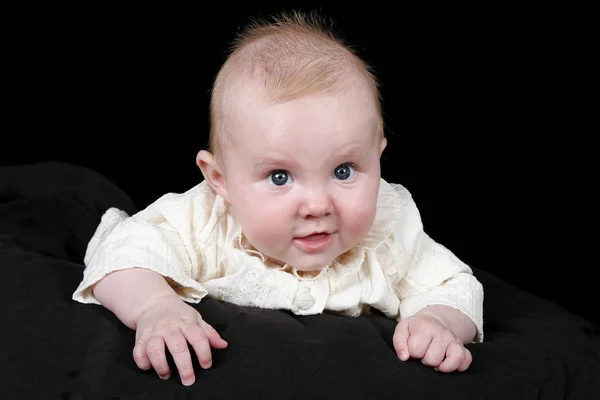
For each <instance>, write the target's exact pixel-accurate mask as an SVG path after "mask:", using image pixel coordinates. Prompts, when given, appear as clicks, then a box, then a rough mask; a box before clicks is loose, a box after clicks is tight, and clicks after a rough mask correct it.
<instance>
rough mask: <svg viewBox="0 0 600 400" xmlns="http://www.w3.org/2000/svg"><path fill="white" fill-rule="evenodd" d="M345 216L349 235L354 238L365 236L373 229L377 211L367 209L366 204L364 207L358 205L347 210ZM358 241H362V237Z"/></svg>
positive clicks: (370, 208)
mask: <svg viewBox="0 0 600 400" xmlns="http://www.w3.org/2000/svg"><path fill="white" fill-rule="evenodd" d="M345 214H346V215H345V221H344V225H345V226H346V227H347V229H348V231H349V233H351V234H352V235H353V236H364V235H366V234H367V233H368V232H369V230H370V229H371V226H372V224H373V220H374V218H375V209H374V208H373V207H365V205H364V204H363V205H362V206H360V205H358V204H357V205H356V206H355V207H352V208H349V209H347V210H346V213H345ZM358 239H359V240H360V239H362V237H360V238H358Z"/></svg>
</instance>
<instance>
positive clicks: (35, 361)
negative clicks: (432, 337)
mask: <svg viewBox="0 0 600 400" xmlns="http://www.w3.org/2000/svg"><path fill="white" fill-rule="evenodd" d="M0 199H1V200H0V282H2V284H1V286H0V296H1V297H0V302H1V303H0V304H2V306H1V307H0V323H1V329H0V388H1V389H2V398H4V399H171V398H178V399H180V398H181V399H185V398H204V399H207V398H208V399H211V398H219V399H392V398H393V399H433V398H452V399H454V398H456V399H591V398H595V397H596V396H598V394H599V393H600V383H599V382H600V379H599V378H600V329H599V328H598V327H597V326H595V325H593V324H592V323H590V322H588V321H586V320H584V319H582V318H581V317H578V316H575V315H573V314H571V313H569V312H567V311H566V310H564V309H563V308H561V307H559V306H558V305H556V304H554V303H551V302H548V301H546V300H543V299H541V298H539V297H536V296H534V295H532V294H530V293H528V292H525V291H523V290H520V289H517V288H515V287H514V286H511V285H509V284H507V283H505V282H503V281H502V280H500V279H498V278H496V277H494V276H493V275H491V274H489V273H487V272H485V271H482V270H479V269H476V268H475V269H474V271H475V273H476V275H477V276H478V278H479V279H480V280H481V281H482V282H483V285H484V288H485V296H486V297H485V307H484V311H485V314H484V317H485V342H484V343H483V344H477V345H470V347H469V348H470V349H471V351H472V353H473V358H474V361H473V364H472V365H471V368H470V369H469V370H468V371H466V372H464V373H454V374H442V373H437V372H435V371H434V370H432V369H431V368H429V367H425V366H423V365H422V364H421V363H420V362H419V361H409V362H406V363H403V362H401V361H400V360H398V359H397V357H396V356H395V353H394V351H393V348H392V343H391V338H392V333H393V330H394V322H393V321H391V320H389V319H387V318H385V317H384V316H381V315H372V316H365V317H359V318H351V317H340V316H334V315H317V316H309V317H298V316H294V315H292V314H290V313H288V312H283V311H273V310H261V309H253V308H247V307H239V306H235V305H232V304H227V303H222V302H217V301H215V300H213V299H206V300H205V301H202V302H201V304H199V305H198V306H197V308H198V310H199V311H200V313H201V314H202V315H203V316H204V318H205V319H206V320H207V321H209V322H210V323H211V324H212V325H213V326H214V327H215V328H216V329H217V330H218V331H219V332H220V333H221V335H222V336H223V338H224V339H225V340H227V341H228V342H229V347H228V348H227V349H225V350H221V351H215V353H214V354H215V356H214V357H215V358H214V363H213V367H212V368H211V369H209V370H201V369H200V368H199V367H198V365H197V364H196V374H197V381H196V383H195V384H194V385H193V386H191V387H184V386H182V385H181V383H180V381H179V378H178V376H177V374H176V372H175V373H174V374H173V377H172V378H171V379H170V380H168V381H161V380H160V379H159V378H158V377H157V376H156V374H155V373H154V372H153V371H147V372H144V371H141V370H139V369H138V368H137V367H136V366H135V363H134V362H133V359H132V356H131V354H132V350H133V341H134V335H135V333H134V332H133V331H131V330H130V329H128V328H126V327H125V326H123V325H122V324H121V323H120V322H119V321H118V320H117V319H116V318H115V317H114V316H113V315H112V314H111V313H110V312H108V311H106V310H105V309H103V308H102V307H101V306H96V305H83V304H79V303H77V302H75V301H73V300H71V295H72V293H73V291H74V290H75V288H76V287H77V285H78V284H79V281H80V280H81V277H82V273H83V266H82V258H83V254H84V252H85V246H86V244H87V241H88V240H89V238H90V237H91V235H92V234H93V231H94V229H95V227H96V225H97V224H98V222H99V220H100V217H101V215H102V213H103V212H104V210H105V209H106V208H107V207H109V206H115V207H119V208H122V209H125V210H127V211H128V212H133V211H135V209H134V206H133V202H132V201H131V199H130V198H129V197H128V196H127V195H126V194H125V193H124V192H123V191H121V190H120V189H119V188H118V187H116V186H115V185H114V184H113V183H112V182H110V181H108V180H107V179H105V178H103V177H102V176H101V175H99V174H97V173H95V172H93V171H90V170H86V169H83V168H80V167H76V166H71V165H66V164H57V163H43V164H36V165H23V166H12V167H1V168H0Z"/></svg>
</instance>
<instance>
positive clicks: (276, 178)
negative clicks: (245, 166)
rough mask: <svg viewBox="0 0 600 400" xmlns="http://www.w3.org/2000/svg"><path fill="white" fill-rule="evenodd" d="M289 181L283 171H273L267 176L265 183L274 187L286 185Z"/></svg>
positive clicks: (286, 173)
mask: <svg viewBox="0 0 600 400" xmlns="http://www.w3.org/2000/svg"><path fill="white" fill-rule="evenodd" d="M289 180H290V176H289V174H288V172H287V171H283V170H279V171H274V172H272V173H270V174H269V175H268V176H267V181H269V182H270V183H272V184H274V185H276V186H283V185H285V184H286V183H288V181H289Z"/></svg>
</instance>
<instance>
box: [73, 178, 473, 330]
mask: <svg viewBox="0 0 600 400" xmlns="http://www.w3.org/2000/svg"><path fill="white" fill-rule="evenodd" d="M265 223H268V221H265ZM84 263H85V265H86V268H85V271H84V275H83V280H82V282H81V283H80V285H79V287H78V288H77V289H76V290H75V292H74V293H73V299H74V300H76V301H78V302H81V303H92V304H99V302H98V300H97V299H96V298H95V297H94V294H93V293H92V285H94V284H95V283H96V282H98V281H99V280H101V279H102V278H103V277H104V276H105V275H106V274H108V273H110V272H112V271H117V270H122V269H126V268H132V267H142V268H147V269H150V270H153V271H156V272H157V273H159V274H161V275H163V276H164V277H165V278H167V281H168V282H169V284H170V285H171V286H172V287H173V289H174V290H175V291H176V292H177V294H178V295H179V296H180V298H181V299H183V300H185V301H187V302H191V303H197V302H199V301H200V300H201V299H202V298H203V297H204V296H206V295H210V296H213V297H214V298H216V299H218V300H222V301H227V302H231V303H235V304H239V305H243V306H254V307H262V308H271V309H286V310H290V311H292V312H293V313H295V314H298V315H310V314H318V313H323V312H325V311H328V312H335V313H340V314H343V315H350V316H358V315H360V314H361V313H363V312H364V311H366V310H368V309H369V307H373V308H376V309H378V310H380V311H381V312H383V313H384V314H385V315H387V316H388V317H390V318H394V319H396V320H400V319H401V318H405V317H407V316H410V315H413V314H415V313H416V312H417V311H419V310H420V309H422V308H423V307H425V306H427V305H430V304H442V305H447V306H451V307H454V308H456V309H458V310H460V311H462V312H463V313H464V314H466V315H467V316H468V317H469V318H471V319H472V321H473V322H474V323H475V325H476V326H477V336H476V337H475V338H474V339H473V342H482V341H483V287H482V285H481V283H480V282H479V281H478V280H477V279H476V278H475V277H474V276H473V274H472V270H471V268H469V266H467V265H466V264H465V263H464V262H462V261H461V260H459V259H458V258H457V257H456V256H455V255H454V254H453V253H452V252H451V251H449V250H448V249H447V248H445V247H444V246H442V245H441V244H439V243H437V242H435V241H434V240H432V239H431V238H430V237H429V236H428V235H427V234H426V233H425V232H424V230H423V225H422V222H421V217H420V214H419V211H418V209H417V207H416V204H415V203H414V201H413V199H412V196H411V195H410V193H409V192H408V191H407V190H406V189H405V188H404V187H403V186H401V185H399V184H393V183H387V182H386V181H384V180H383V179H382V180H381V184H380V189H379V198H378V207H377V213H376V216H375V222H374V224H373V227H372V229H371V230H370V232H369V234H368V235H367V236H366V237H365V238H364V239H363V240H362V241H361V242H360V243H359V244H358V245H357V246H356V247H355V248H353V249H351V250H350V251H348V252H347V253H345V254H342V255H341V256H339V257H338V258H337V259H336V260H334V261H333V263H332V264H331V265H329V266H327V267H326V268H324V269H323V270H321V271H320V272H319V274H318V275H317V276H313V277H303V276H302V273H301V272H299V271H297V270H296V269H294V267H293V266H290V265H285V266H283V267H281V266H280V265H278V264H275V263H274V262H272V261H270V260H269V259H267V258H266V257H265V256H263V255H262V254H260V253H259V252H258V251H256V250H255V249H254V248H253V247H252V246H251V245H250V244H249V243H248V242H247V240H246V238H245V236H244V235H243V232H242V230H241V227H240V224H239V222H238V221H237V220H236V219H235V217H234V215H233V213H232V212H231V210H230V209H229V208H228V206H227V204H226V203H225V202H224V200H223V199H222V198H221V197H219V196H217V195H216V194H215V193H214V192H213V191H212V190H211V188H210V186H208V184H207V182H206V181H203V182H202V183H200V184H198V185H197V186H195V187H193V188H192V189H190V190H188V191H187V192H185V193H181V194H175V193H169V194H166V195H164V196H163V197H161V198H160V199H158V200H157V201H156V202H154V203H153V204H151V205H150V206H148V207H147V208H146V209H144V210H142V211H140V212H138V213H136V214H134V215H132V216H128V215H127V214H125V212H123V211H120V210H118V209H115V208H111V209H109V210H107V211H106V213H105V214H104V216H103V217H102V220H101V222H100V225H99V226H98V229H97V230H96V233H95V234H94V236H93V237H92V239H91V240H90V242H89V244H88V248H87V252H86V255H85V259H84Z"/></svg>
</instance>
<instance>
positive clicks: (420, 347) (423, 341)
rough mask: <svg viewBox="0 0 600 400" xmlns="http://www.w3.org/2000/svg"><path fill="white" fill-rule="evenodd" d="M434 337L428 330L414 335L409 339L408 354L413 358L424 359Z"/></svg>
mask: <svg viewBox="0 0 600 400" xmlns="http://www.w3.org/2000/svg"><path fill="white" fill-rule="evenodd" d="M432 339H433V336H432V335H431V334H429V333H428V332H427V331H426V330H423V329H422V330H420V331H418V332H417V333H416V334H415V333H413V334H411V335H410V337H409V338H408V352H409V354H410V356H411V357H413V358H419V359H420V358H423V357H424V356H425V354H426V353H427V350H428V349H429V345H430V344H431V340H432Z"/></svg>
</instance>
